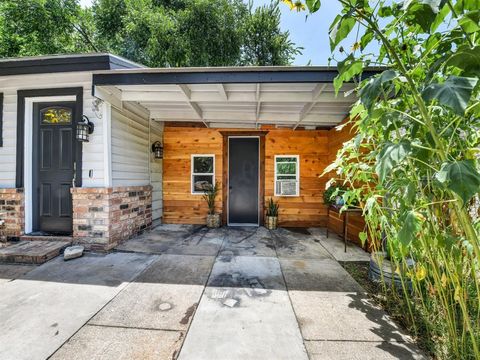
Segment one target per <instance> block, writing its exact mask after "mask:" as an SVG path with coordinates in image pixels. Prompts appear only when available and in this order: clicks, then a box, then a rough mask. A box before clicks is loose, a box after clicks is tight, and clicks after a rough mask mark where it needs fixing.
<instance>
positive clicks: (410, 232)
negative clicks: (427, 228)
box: [398, 210, 423, 246]
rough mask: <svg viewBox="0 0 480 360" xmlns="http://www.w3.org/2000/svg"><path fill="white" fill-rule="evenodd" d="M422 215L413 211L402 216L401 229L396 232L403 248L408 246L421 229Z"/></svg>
mask: <svg viewBox="0 0 480 360" xmlns="http://www.w3.org/2000/svg"><path fill="white" fill-rule="evenodd" d="M422 219H423V217H422V215H421V214H419V213H417V212H415V211H412V210H410V211H408V212H407V214H406V215H405V216H404V219H403V222H402V227H401V229H400V231H399V232H398V240H399V241H400V242H401V243H402V244H403V245H405V246H408V245H409V244H410V243H411V242H412V241H413V240H415V238H416V237H417V234H418V232H419V231H420V230H421V229H422Z"/></svg>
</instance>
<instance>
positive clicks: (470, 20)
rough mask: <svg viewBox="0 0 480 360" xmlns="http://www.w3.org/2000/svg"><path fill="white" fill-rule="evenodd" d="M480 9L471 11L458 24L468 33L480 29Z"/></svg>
mask: <svg viewBox="0 0 480 360" xmlns="http://www.w3.org/2000/svg"><path fill="white" fill-rule="evenodd" d="M479 24H480V10H476V11H470V12H468V13H466V14H465V15H463V16H462V17H461V18H460V19H459V20H458V25H460V26H461V27H462V29H463V30H464V31H465V32H466V33H468V34H472V33H474V32H477V31H479V30H480V25H479Z"/></svg>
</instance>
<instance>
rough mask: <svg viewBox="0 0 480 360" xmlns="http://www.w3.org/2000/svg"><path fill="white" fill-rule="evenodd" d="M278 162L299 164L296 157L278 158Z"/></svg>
mask: <svg viewBox="0 0 480 360" xmlns="http://www.w3.org/2000/svg"><path fill="white" fill-rule="evenodd" d="M277 162H297V158H296V157H277Z"/></svg>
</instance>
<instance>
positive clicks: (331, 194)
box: [323, 185, 347, 205]
mask: <svg viewBox="0 0 480 360" xmlns="http://www.w3.org/2000/svg"><path fill="white" fill-rule="evenodd" d="M346 190H347V188H346V187H344V186H335V185H332V186H329V187H328V188H327V189H326V190H325V191H324V193H323V202H324V203H325V204H329V205H333V204H335V198H336V197H337V196H342V195H343V194H344V193H345V191H346Z"/></svg>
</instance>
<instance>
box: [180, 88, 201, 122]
mask: <svg viewBox="0 0 480 360" xmlns="http://www.w3.org/2000/svg"><path fill="white" fill-rule="evenodd" d="M178 87H179V88H180V90H181V91H182V92H183V94H184V95H185V97H186V98H187V102H188V105H190V107H191V108H192V109H193V111H195V114H197V116H198V118H199V119H200V120H202V122H203V123H204V125H205V126H206V127H207V128H208V124H207V123H206V122H205V121H204V120H203V112H202V109H201V108H200V106H199V105H198V104H197V103H196V102H195V101H192V90H190V88H189V87H188V85H185V84H179V85H178Z"/></svg>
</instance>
